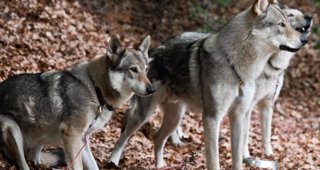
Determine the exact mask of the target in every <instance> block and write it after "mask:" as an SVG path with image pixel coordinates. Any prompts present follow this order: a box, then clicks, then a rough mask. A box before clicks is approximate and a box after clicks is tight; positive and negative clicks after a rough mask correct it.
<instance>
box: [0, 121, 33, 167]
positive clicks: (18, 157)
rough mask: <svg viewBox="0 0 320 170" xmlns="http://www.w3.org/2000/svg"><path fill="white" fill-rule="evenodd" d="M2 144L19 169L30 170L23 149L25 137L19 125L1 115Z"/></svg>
mask: <svg viewBox="0 0 320 170" xmlns="http://www.w3.org/2000/svg"><path fill="white" fill-rule="evenodd" d="M0 128H1V132H0V143H3V144H4V145H3V146H2V147H1V150H3V152H4V154H5V155H6V156H7V157H8V158H9V159H11V160H12V161H14V162H15V163H16V164H17V166H18V169H20V170H29V166H28V164H27V162H26V159H25V156H24V149H23V136H22V133H21V130H20V127H19V126H18V124H17V123H16V122H15V121H14V120H12V119H11V118H8V117H6V116H3V115H0Z"/></svg>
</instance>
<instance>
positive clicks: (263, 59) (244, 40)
mask: <svg viewBox="0 0 320 170" xmlns="http://www.w3.org/2000/svg"><path fill="white" fill-rule="evenodd" d="M237 17H242V19H241V20H243V21H246V20H249V19H250V18H247V17H249V16H247V14H246V13H245V12H244V13H242V14H240V15H239V16H237ZM238 20H239V18H238V19H235V20H233V21H231V22H230V23H229V24H227V25H226V26H225V27H223V28H222V30H221V31H220V32H219V34H218V35H217V41H216V42H224V43H223V44H215V46H216V47H217V48H219V49H220V51H221V50H222V51H223V52H224V53H226V54H227V55H226V57H228V59H229V61H230V63H231V64H233V65H234V68H235V70H236V71H237V73H238V74H239V77H241V80H242V81H253V80H255V79H256V78H257V77H258V76H259V75H260V74H261V73H262V71H263V68H264V66H265V65H266V63H267V61H268V59H269V58H270V57H271V55H272V54H274V53H275V52H277V50H278V48H276V47H275V46H273V45H270V42H268V41H266V40H265V39H262V38H261V39H259V38H257V37H255V36H254V35H252V34H251V30H252V26H251V23H249V22H248V23H239V22H237V21H238ZM235 25H236V26H235Z"/></svg>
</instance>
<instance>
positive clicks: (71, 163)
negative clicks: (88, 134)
mask: <svg viewBox="0 0 320 170" xmlns="http://www.w3.org/2000/svg"><path fill="white" fill-rule="evenodd" d="M81 137H82V134H81V132H79V131H78V130H76V129H75V127H63V128H62V140H63V150H64V153H65V157H66V161H67V164H68V167H69V169H70V170H81V169H83V167H82V158H81V154H80V155H77V154H78V153H79V151H80V149H81V147H82V145H83V142H82V140H81Z"/></svg>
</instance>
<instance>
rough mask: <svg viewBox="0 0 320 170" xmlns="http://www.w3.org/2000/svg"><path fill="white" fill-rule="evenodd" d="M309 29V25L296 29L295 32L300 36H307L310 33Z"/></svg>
mask: <svg viewBox="0 0 320 170" xmlns="http://www.w3.org/2000/svg"><path fill="white" fill-rule="evenodd" d="M310 28H311V25H306V26H304V27H298V28H296V29H295V30H296V31H298V32H300V33H302V34H308V33H310Z"/></svg>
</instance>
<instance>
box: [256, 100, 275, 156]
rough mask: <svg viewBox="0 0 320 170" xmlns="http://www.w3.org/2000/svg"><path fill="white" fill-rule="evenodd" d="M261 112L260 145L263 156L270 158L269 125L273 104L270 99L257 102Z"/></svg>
mask: <svg viewBox="0 0 320 170" xmlns="http://www.w3.org/2000/svg"><path fill="white" fill-rule="evenodd" d="M258 106H259V110H260V112H261V127H262V144H263V149H264V154H265V155H267V156H270V155H272V154H273V151H272V146H271V124H272V115H273V102H272V100H271V99H265V100H262V101H261V102H259V104H258Z"/></svg>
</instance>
